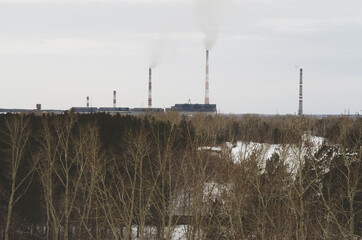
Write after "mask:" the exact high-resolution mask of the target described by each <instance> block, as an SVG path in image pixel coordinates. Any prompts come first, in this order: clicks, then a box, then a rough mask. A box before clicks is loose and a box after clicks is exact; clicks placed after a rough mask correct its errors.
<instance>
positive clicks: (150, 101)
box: [148, 68, 152, 108]
mask: <svg viewBox="0 0 362 240" xmlns="http://www.w3.org/2000/svg"><path fill="white" fill-rule="evenodd" d="M148 70H149V76H148V79H149V80H148V107H149V108H152V70H151V68H149V69H148Z"/></svg>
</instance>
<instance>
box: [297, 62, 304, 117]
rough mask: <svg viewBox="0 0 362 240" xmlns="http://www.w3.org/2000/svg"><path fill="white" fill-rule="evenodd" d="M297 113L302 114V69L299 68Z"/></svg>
mask: <svg viewBox="0 0 362 240" xmlns="http://www.w3.org/2000/svg"><path fill="white" fill-rule="evenodd" d="M298 115H303V69H302V68H301V69H300V77H299V109H298Z"/></svg>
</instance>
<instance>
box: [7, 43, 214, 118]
mask: <svg viewBox="0 0 362 240" xmlns="http://www.w3.org/2000/svg"><path fill="white" fill-rule="evenodd" d="M70 111H72V112H75V113H82V114H90V113H99V112H104V113H110V114H133V115H134V114H136V115H137V114H160V113H161V114H162V113H164V112H165V111H175V112H179V113H181V114H185V115H193V114H195V113H206V114H213V115H215V114H216V113H217V109H216V104H210V98H209V50H206V76H205V103H204V104H191V102H190V101H189V103H184V104H175V106H172V107H170V108H166V109H163V108H153V107H152V68H151V67H150V68H149V69H148V108H129V107H117V92H116V91H115V90H114V91H113V107H99V108H98V107H93V106H90V98H89V96H87V97H86V106H85V107H72V108H70ZM65 112H66V111H64V110H42V109H41V105H40V104H37V105H36V109H0V113H54V114H62V113H65Z"/></svg>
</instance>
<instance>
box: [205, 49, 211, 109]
mask: <svg viewBox="0 0 362 240" xmlns="http://www.w3.org/2000/svg"><path fill="white" fill-rule="evenodd" d="M209 103H210V99H209V50H206V78H205V104H209Z"/></svg>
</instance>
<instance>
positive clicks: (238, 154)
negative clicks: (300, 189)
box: [200, 133, 325, 168]
mask: <svg viewBox="0 0 362 240" xmlns="http://www.w3.org/2000/svg"><path fill="white" fill-rule="evenodd" d="M302 138H303V141H302V145H300V146H298V145H296V144H268V143H256V142H242V141H238V142H237V143H236V144H232V143H229V142H228V143H226V144H225V145H224V146H221V147H202V148H200V149H203V150H210V151H215V152H225V151H226V152H230V153H231V157H232V159H233V161H234V162H235V163H240V162H242V161H245V160H246V159H249V158H250V157H251V156H252V155H254V157H255V159H256V160H257V161H259V162H258V163H259V165H260V167H261V168H264V167H265V162H266V160H267V159H269V158H270V157H271V156H272V155H273V154H274V153H277V154H278V155H279V158H280V160H281V161H284V162H285V163H287V164H288V165H289V166H290V167H291V168H295V167H297V166H298V165H299V164H301V163H302V159H303V156H304V155H305V154H307V152H308V151H309V152H310V153H312V154H313V153H315V152H316V151H317V150H318V149H319V148H320V147H321V146H322V144H323V142H324V141H325V139H324V138H322V137H317V136H312V135H310V134H307V133H306V134H304V135H303V136H302Z"/></svg>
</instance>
